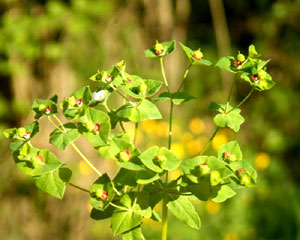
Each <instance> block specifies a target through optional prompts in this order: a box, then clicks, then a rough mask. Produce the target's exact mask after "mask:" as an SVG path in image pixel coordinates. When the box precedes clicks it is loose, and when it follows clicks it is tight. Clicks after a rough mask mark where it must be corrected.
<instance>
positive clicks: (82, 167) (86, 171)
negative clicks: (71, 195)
mask: <svg viewBox="0 0 300 240" xmlns="http://www.w3.org/2000/svg"><path fill="white" fill-rule="evenodd" d="M78 169H79V172H80V173H81V174H82V175H89V174H91V173H92V169H91V168H90V167H89V165H87V164H86V163H85V162H83V161H80V162H79V163H78Z"/></svg>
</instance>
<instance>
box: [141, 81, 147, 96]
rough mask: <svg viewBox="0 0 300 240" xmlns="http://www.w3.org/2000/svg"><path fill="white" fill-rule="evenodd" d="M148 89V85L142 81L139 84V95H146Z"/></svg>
mask: <svg viewBox="0 0 300 240" xmlns="http://www.w3.org/2000/svg"><path fill="white" fill-rule="evenodd" d="M147 90H148V86H147V84H146V83H142V84H141V86H140V95H146V94H147Z"/></svg>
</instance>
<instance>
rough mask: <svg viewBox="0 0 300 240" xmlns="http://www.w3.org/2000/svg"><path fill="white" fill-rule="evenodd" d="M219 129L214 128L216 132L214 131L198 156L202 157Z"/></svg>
mask: <svg viewBox="0 0 300 240" xmlns="http://www.w3.org/2000/svg"><path fill="white" fill-rule="evenodd" d="M219 129H220V128H219V127H217V128H216V130H215V131H214V133H213V134H212V136H211V137H210V139H209V141H208V142H207V143H206V144H205V146H204V148H203V149H202V150H201V152H200V154H199V155H202V154H203V153H204V152H205V151H206V150H207V148H208V147H209V145H210V144H211V142H212V140H213V139H214V137H215V136H216V135H217V133H218V131H219Z"/></svg>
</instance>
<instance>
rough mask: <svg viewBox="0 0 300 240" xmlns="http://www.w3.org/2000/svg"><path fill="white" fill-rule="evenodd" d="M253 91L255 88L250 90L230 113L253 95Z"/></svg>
mask: <svg viewBox="0 0 300 240" xmlns="http://www.w3.org/2000/svg"><path fill="white" fill-rule="evenodd" d="M253 92H254V88H252V89H251V90H250V92H249V93H248V95H247V96H246V97H245V98H244V99H243V100H242V101H241V102H240V103H239V104H238V105H236V106H235V107H234V108H233V109H231V110H230V111H229V112H228V113H230V112H231V111H233V110H234V109H236V108H239V107H240V106H241V105H242V104H243V103H244V102H246V101H247V100H248V98H249V97H250V96H251V95H252V93H253Z"/></svg>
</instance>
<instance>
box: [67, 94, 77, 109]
mask: <svg viewBox="0 0 300 240" xmlns="http://www.w3.org/2000/svg"><path fill="white" fill-rule="evenodd" d="M68 103H69V106H71V107H74V106H75V104H76V99H75V97H74V96H71V97H69V98H68Z"/></svg>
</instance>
